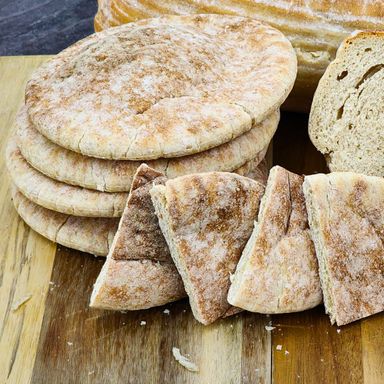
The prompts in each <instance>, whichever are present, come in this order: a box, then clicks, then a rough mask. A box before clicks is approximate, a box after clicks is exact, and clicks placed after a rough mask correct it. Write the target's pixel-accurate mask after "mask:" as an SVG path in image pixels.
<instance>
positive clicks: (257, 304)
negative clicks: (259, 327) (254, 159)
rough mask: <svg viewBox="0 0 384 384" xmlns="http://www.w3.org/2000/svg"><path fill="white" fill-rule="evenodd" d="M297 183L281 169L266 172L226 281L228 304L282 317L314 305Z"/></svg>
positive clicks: (314, 279) (314, 276) (311, 253)
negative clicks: (260, 196)
mask: <svg viewBox="0 0 384 384" xmlns="http://www.w3.org/2000/svg"><path fill="white" fill-rule="evenodd" d="M303 180H304V178H303V177H302V176H299V175H296V174H294V173H292V172H288V171H287V170H285V169H284V168H282V167H279V166H275V167H273V168H272V169H271V171H270V173H269V178H268V182H267V187H266V192H265V195H264V197H263V199H262V202H261V205H260V211H259V215H258V220H257V222H255V227H254V230H253V233H252V236H251V238H250V239H249V241H248V243H247V246H246V247H245V249H244V252H243V254H242V256H241V259H240V262H239V264H238V265H237V268H236V272H235V274H234V276H233V278H232V285H231V287H230V289H229V293H228V301H229V303H231V304H232V305H234V306H237V307H240V308H243V309H246V310H247V311H251V312H261V313H286V312H297V311H303V310H305V309H308V308H312V307H314V306H316V305H318V304H320V302H321V300H322V295H321V289H320V280H319V274H318V265H317V260H316V255H315V248H314V246H313V243H312V240H311V238H310V233H309V228H308V220H307V212H306V208H305V201H304V195H303V192H302V184H303Z"/></svg>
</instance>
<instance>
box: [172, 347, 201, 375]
mask: <svg viewBox="0 0 384 384" xmlns="http://www.w3.org/2000/svg"><path fill="white" fill-rule="evenodd" d="M172 354H173V357H174V358H175V359H176V361H178V362H179V363H180V364H181V365H182V366H183V367H184V368H186V369H188V371H191V372H199V368H198V367H197V365H196V364H195V363H193V362H192V361H190V360H189V359H188V358H186V357H185V356H183V355H182V354H181V353H180V349H179V348H176V347H173V348H172Z"/></svg>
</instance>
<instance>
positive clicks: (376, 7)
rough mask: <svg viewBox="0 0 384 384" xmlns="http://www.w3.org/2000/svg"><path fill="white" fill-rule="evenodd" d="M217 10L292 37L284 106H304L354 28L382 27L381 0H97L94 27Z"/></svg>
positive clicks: (299, 108)
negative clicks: (292, 76)
mask: <svg viewBox="0 0 384 384" xmlns="http://www.w3.org/2000/svg"><path fill="white" fill-rule="evenodd" d="M189 13H222V14H235V15H240V16H249V17H253V18H256V19H259V20H262V21H265V22H267V23H270V24H271V25H273V26H274V27H276V28H277V29H279V30H280V31H282V32H283V33H284V34H285V35H286V36H287V37H288V38H289V39H290V40H291V42H292V44H293V46H294V48H295V50H296V53H297V58H298V62H299V73H298V77H297V81H296V84H295V87H294V90H293V92H292V93H291V95H290V97H289V98H288V100H287V102H286V105H285V106H286V108H289V109H294V110H306V111H308V110H309V107H310V103H311V99H312V95H313V92H314V90H315V88H316V85H317V82H318V80H319V79H320V77H321V75H322V74H323V73H324V70H325V69H326V67H327V65H328V64H329V63H330V61H331V60H333V58H334V56H335V53H336V49H337V47H338V46H339V44H340V42H341V41H342V40H343V39H344V38H345V37H346V36H348V35H349V34H350V33H351V32H353V31H354V30H380V29H384V2H383V1H376V0H367V1H362V0H358V1H332V0H325V1H315V0H309V1H305V2H303V1H301V0H280V1H272V0H226V1H221V0H199V1H197V0H185V1H178V0H167V1H166V2H165V1H164V2H159V1H155V0H141V1H134V0H101V1H99V11H98V13H97V15H96V17H95V28H96V30H101V29H105V28H107V27H109V26H116V25H120V24H123V23H127V22H131V21H134V20H138V19H142V18H147V17H155V16H159V15H162V14H189Z"/></svg>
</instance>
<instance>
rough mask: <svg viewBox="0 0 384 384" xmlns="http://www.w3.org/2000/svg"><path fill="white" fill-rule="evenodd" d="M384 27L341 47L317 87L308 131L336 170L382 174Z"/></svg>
mask: <svg viewBox="0 0 384 384" xmlns="http://www.w3.org/2000/svg"><path fill="white" fill-rule="evenodd" d="M383 83H384V32H359V33H355V34H353V35H352V36H351V37H349V38H348V39H346V40H345V41H344V43H343V44H342V45H341V46H340V48H339V50H338V52H337V55H336V59H335V61H333V62H332V64H331V65H330V66H329V67H328V68H327V70H326V72H325V74H324V76H323V77H322V79H321V81H320V83H319V86H318V88H317V90H316V93H315V97H314V99H313V103H312V108H311V114H310V118H309V135H310V138H311V140H312V142H313V144H314V145H315V146H316V147H317V149H318V150H319V151H320V152H322V153H323V154H324V155H325V157H326V160H327V163H328V166H329V168H330V170H331V171H332V172H336V171H352V172H358V173H363V174H366V175H372V176H381V177H383V176H384V131H383V126H384V88H383Z"/></svg>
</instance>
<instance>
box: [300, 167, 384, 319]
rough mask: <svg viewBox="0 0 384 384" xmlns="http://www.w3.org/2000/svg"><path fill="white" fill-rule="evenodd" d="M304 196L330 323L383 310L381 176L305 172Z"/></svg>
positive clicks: (383, 181) (383, 188)
mask: <svg viewBox="0 0 384 384" xmlns="http://www.w3.org/2000/svg"><path fill="white" fill-rule="evenodd" d="M303 188H304V194H305V199H306V205H307V210H308V218H309V224H310V228H311V234H312V238H313V242H314V244H315V248H316V255H317V258H318V261H319V267H320V269H319V271H320V279H321V285H322V289H323V295H324V304H325V309H326V311H327V313H328V314H329V316H330V318H331V322H332V323H334V322H336V323H337V325H344V324H348V323H350V322H352V321H355V320H358V319H362V318H364V317H367V316H370V315H373V314H375V313H378V312H381V311H383V310H384V296H383V290H384V273H383V271H384V246H383V242H384V214H383V212H384V179H383V178H381V177H374V176H364V175H361V174H356V173H350V172H340V173H339V172H335V173H330V174H328V175H324V174H318V175H312V176H306V177H305V182H304V186H303Z"/></svg>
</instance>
